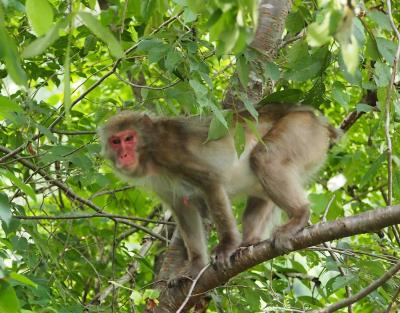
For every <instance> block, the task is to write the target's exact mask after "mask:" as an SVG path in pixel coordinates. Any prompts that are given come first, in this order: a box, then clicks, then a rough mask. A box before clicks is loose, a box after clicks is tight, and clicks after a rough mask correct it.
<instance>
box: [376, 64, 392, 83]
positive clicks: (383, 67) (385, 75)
mask: <svg viewBox="0 0 400 313" xmlns="http://www.w3.org/2000/svg"><path fill="white" fill-rule="evenodd" d="M390 75H391V73H390V67H389V66H388V65H387V64H386V63H382V62H380V61H377V62H376V63H375V73H374V80H375V83H376V86H378V87H386V86H387V85H389V83H390Z"/></svg>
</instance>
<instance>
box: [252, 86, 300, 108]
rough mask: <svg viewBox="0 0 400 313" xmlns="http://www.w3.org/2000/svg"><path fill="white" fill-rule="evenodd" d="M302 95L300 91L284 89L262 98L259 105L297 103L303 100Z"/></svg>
mask: <svg viewBox="0 0 400 313" xmlns="http://www.w3.org/2000/svg"><path fill="white" fill-rule="evenodd" d="M303 96H304V94H303V92H302V91H301V90H300V89H284V90H280V91H276V92H274V93H271V94H270V95H268V96H266V97H265V98H263V99H262V100H261V101H260V102H259V104H261V105H263V104H268V103H277V102H278V103H297V102H299V101H300V100H301V99H302V98H303Z"/></svg>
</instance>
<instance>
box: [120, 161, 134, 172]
mask: <svg viewBox="0 0 400 313" xmlns="http://www.w3.org/2000/svg"><path fill="white" fill-rule="evenodd" d="M136 168H137V161H136V160H135V161H132V162H130V163H129V164H120V163H118V164H117V170H118V171H120V172H121V173H133V172H134V171H135V170H136Z"/></svg>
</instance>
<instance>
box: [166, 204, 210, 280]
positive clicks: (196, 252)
mask: <svg viewBox="0 0 400 313" xmlns="http://www.w3.org/2000/svg"><path fill="white" fill-rule="evenodd" d="M199 210H200V208H198V207H196V206H195V205H194V201H193V202H190V200H189V202H187V203H186V200H183V199H182V203H181V204H179V205H175V206H173V207H172V211H173V213H174V217H175V220H176V222H177V223H178V227H179V231H180V235H181V236H182V239H183V241H184V243H185V246H186V250H187V254H188V262H187V264H186V265H185V266H184V267H183V268H182V269H180V271H179V272H178V273H176V275H175V277H172V278H170V280H169V281H168V284H169V285H170V286H174V285H178V284H179V283H180V282H181V280H182V279H186V278H194V277H196V275H197V273H198V272H199V271H200V270H201V269H202V268H203V267H204V266H205V265H206V264H207V262H208V256H207V245H206V241H205V240H206V237H205V234H204V229H203V222H202V219H201V216H200V212H199Z"/></svg>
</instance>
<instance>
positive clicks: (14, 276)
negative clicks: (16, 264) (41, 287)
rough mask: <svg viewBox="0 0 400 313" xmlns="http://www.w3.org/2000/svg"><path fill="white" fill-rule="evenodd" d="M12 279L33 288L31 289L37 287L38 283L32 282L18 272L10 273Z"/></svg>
mask: <svg viewBox="0 0 400 313" xmlns="http://www.w3.org/2000/svg"><path fill="white" fill-rule="evenodd" d="M10 278H11V279H14V280H16V281H18V282H20V283H22V284H24V285H27V286H31V287H37V284H36V283H34V282H33V281H32V280H30V279H29V278H28V277H26V276H24V275H22V274H19V273H16V272H11V273H10Z"/></svg>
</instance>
